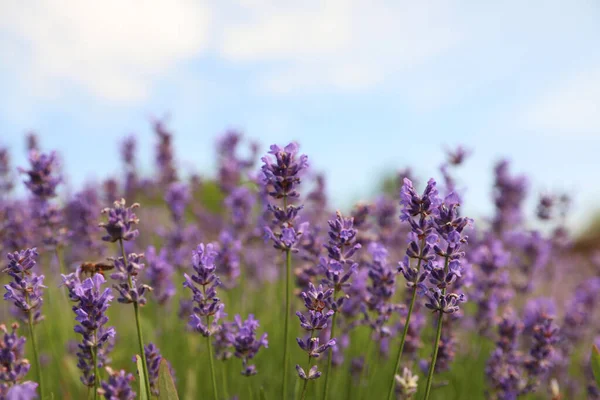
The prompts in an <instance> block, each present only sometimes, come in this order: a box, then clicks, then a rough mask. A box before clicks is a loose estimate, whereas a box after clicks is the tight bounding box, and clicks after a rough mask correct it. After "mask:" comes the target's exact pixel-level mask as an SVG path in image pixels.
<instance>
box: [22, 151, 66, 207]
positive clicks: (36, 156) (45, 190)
mask: <svg viewBox="0 0 600 400" xmlns="http://www.w3.org/2000/svg"><path fill="white" fill-rule="evenodd" d="M29 163H30V164H31V169H29V170H25V169H23V168H19V172H21V173H23V174H27V175H28V177H29V180H28V181H26V182H25V186H27V189H29V190H30V191H31V193H33V195H34V196H36V197H38V198H40V199H49V198H52V197H55V196H56V186H58V184H59V183H60V181H61V179H60V177H58V176H56V175H54V172H55V171H56V167H57V163H58V160H57V158H56V153H55V152H52V153H50V154H42V153H39V152H38V151H37V150H32V151H30V152H29Z"/></svg>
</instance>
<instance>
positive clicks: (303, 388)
mask: <svg viewBox="0 0 600 400" xmlns="http://www.w3.org/2000/svg"><path fill="white" fill-rule="evenodd" d="M314 337H315V331H314V330H312V331H310V339H311V340H312V338H314ZM311 366H312V359H311V358H310V353H308V367H307V368H306V373H307V374H308V372H309V371H310V367H311ZM307 386H308V379H305V380H304V385H302V394H301V395H300V399H301V400H304V397H305V396H306V388H307Z"/></svg>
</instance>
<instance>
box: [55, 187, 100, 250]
mask: <svg viewBox="0 0 600 400" xmlns="http://www.w3.org/2000/svg"><path fill="white" fill-rule="evenodd" d="M99 204H100V199H99V197H98V192H97V191H96V189H95V188H93V187H91V186H90V187H88V188H86V189H84V190H82V191H81V192H78V193H76V194H75V196H74V197H73V199H71V200H70V201H69V203H68V204H67V207H66V209H65V211H66V213H65V217H66V222H67V224H68V226H69V229H70V231H71V232H72V234H71V236H70V239H71V243H72V246H71V249H72V251H73V252H74V256H75V259H76V260H83V259H89V258H90V256H93V257H99V256H101V255H102V253H103V250H104V247H103V246H102V245H101V243H98V241H97V240H96V237H97V235H98V233H99V231H100V229H101V228H100V227H98V226H97V224H96V218H97V214H98V211H97V210H98V208H99Z"/></svg>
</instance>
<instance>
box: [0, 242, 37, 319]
mask: <svg viewBox="0 0 600 400" xmlns="http://www.w3.org/2000/svg"><path fill="white" fill-rule="evenodd" d="M37 256H38V253H37V250H36V249H35V248H32V249H26V250H21V251H19V252H16V251H15V252H14V253H9V254H8V255H7V258H8V261H9V262H8V266H7V267H6V268H5V269H4V272H6V273H8V275H10V276H11V277H12V279H13V280H12V281H11V282H10V283H9V284H7V285H4V288H5V289H6V293H5V294H4V300H10V301H12V302H13V304H14V305H15V307H16V308H17V310H18V311H19V312H20V313H21V318H22V319H23V320H25V321H27V319H28V318H29V317H31V321H30V322H31V323H33V324H37V323H39V322H40V321H42V320H43V319H44V317H43V316H42V314H41V307H42V304H43V301H44V299H43V297H42V289H43V288H45V287H46V286H44V285H43V283H44V275H39V276H38V275H37V274H36V273H35V272H31V269H32V268H33V267H34V266H35V265H36V260H35V259H36V258H37Z"/></svg>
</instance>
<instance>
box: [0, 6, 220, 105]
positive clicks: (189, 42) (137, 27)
mask: <svg viewBox="0 0 600 400" xmlns="http://www.w3.org/2000/svg"><path fill="white" fill-rule="evenodd" d="M34 4H35V6H34ZM209 21H210V9H209V8H208V7H206V6H203V5H201V3H199V2H197V1H195V0H153V1H149V0H146V1H143V0H128V1H120V0H104V1H99V2H96V1H75V2H73V1H68V0H40V1H36V2H34V3H31V2H21V1H11V0H9V1H8V2H3V3H2V10H1V11H0V53H1V54H3V59H4V60H7V59H11V60H12V63H13V64H14V65H13V68H11V71H10V72H11V73H12V74H14V75H16V78H17V79H19V80H20V81H22V83H23V84H22V85H21V86H22V88H21V89H23V90H25V91H28V92H30V93H29V95H30V96H32V97H37V96H51V97H56V96H60V92H62V91H68V90H69V89H71V88H73V87H76V88H84V89H85V91H88V92H90V93H91V94H93V95H95V96H97V97H100V98H104V99H107V100H113V101H136V100H140V99H144V98H145V97H146V96H147V93H148V91H149V89H150V87H151V85H152V82H153V79H154V78H156V77H157V76H161V75H163V74H165V73H167V72H168V71H169V69H170V68H172V67H173V66H175V65H176V64H177V63H178V62H180V61H183V60H187V59H189V58H190V57H192V56H194V55H196V54H198V52H199V51H201V50H202V49H203V48H204V47H206V46H207V43H208V42H207V33H208V29H209ZM7 56H8V57H7Z"/></svg>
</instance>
